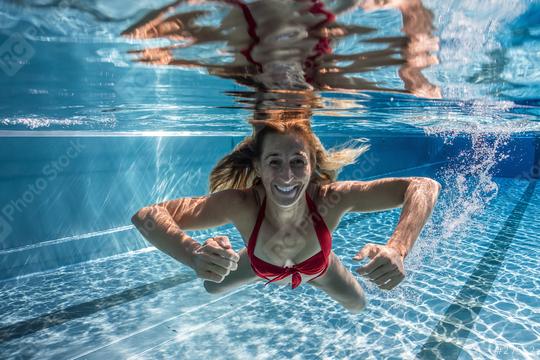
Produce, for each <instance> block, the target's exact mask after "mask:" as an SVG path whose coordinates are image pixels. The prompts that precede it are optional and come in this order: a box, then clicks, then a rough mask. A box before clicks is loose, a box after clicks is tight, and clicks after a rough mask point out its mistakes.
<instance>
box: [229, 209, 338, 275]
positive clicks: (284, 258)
mask: <svg viewBox="0 0 540 360" xmlns="http://www.w3.org/2000/svg"><path fill="white" fill-rule="evenodd" d="M316 205H317V204H316ZM318 209H319V215H320V216H321V217H322V219H323V221H324V223H325V224H326V227H327V228H328V230H329V231H330V233H332V232H333V230H334V229H335V228H336V227H337V224H338V223H339V219H340V216H339V215H338V214H335V213H334V212H332V211H328V210H326V209H324V207H323V206H321V205H319V206H318ZM257 212H258V209H256V208H254V209H253V210H252V211H251V212H250V214H253V215H249V216H245V217H244V219H243V221H241V222H240V223H238V224H237V229H238V230H239V232H240V234H241V235H242V239H243V240H244V244H245V246H246V247H247V246H248V242H249V240H250V236H251V234H252V231H253V228H254V225H255V222H256V220H257V219H256V218H257ZM320 251H321V246H320V243H319V238H318V237H317V232H316V229H315V225H314V223H313V221H312V219H311V218H310V217H306V218H305V219H302V220H300V221H298V222H296V223H295V224H294V225H291V226H286V227H279V228H276V227H274V226H272V225H271V224H270V223H268V222H267V221H264V220H263V222H262V224H261V227H260V229H259V232H258V234H257V240H256V245H255V249H254V254H255V256H256V257H257V258H259V259H261V260H263V261H266V262H268V263H271V264H274V265H277V266H291V265H293V264H298V263H301V262H303V261H304V260H306V259H308V258H310V257H312V256H313V255H315V254H317V253H318V252H320Z"/></svg>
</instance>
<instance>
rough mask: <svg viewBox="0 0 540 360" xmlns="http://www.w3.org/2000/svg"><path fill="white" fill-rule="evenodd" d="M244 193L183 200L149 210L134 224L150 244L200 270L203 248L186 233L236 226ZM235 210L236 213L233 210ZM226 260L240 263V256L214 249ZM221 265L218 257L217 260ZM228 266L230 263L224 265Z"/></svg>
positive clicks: (221, 192)
mask: <svg viewBox="0 0 540 360" xmlns="http://www.w3.org/2000/svg"><path fill="white" fill-rule="evenodd" d="M244 201H245V193H244V192H243V191H242V190H234V189H230V190H224V191H220V192H216V193H213V194H210V195H208V196H201V197H195V198H180V199H175V200H170V201H165V202H162V203H159V204H155V205H150V206H146V207H144V208H142V209H140V210H139V211H137V213H136V214H134V215H133V217H132V218H131V221H132V222H133V224H134V225H135V227H136V228H137V229H138V230H139V231H140V232H141V234H142V235H143V236H144V237H145V239H146V240H148V241H149V242H151V243H152V244H153V245H154V246H155V247H156V248H158V249H159V250H161V251H163V252H165V253H166V254H168V255H169V256H171V257H173V258H174V259H176V260H178V261H180V262H181V263H183V264H185V265H187V266H189V267H191V268H192V269H194V270H197V269H196V267H197V266H196V265H197V264H196V260H195V256H194V255H193V252H194V251H195V250H197V249H199V248H201V244H199V243H198V242H197V241H195V240H194V239H192V238H191V237H190V236H188V235H187V234H186V233H185V232H184V231H183V230H198V229H208V228H212V227H216V226H220V225H224V224H227V223H231V222H232V217H233V216H235V213H234V211H241V210H242V209H243V208H244ZM233 209H234V210H233ZM213 252H214V253H215V254H219V255H220V256H219V257H221V258H223V260H226V259H229V260H231V261H238V254H236V252H234V250H232V248H229V249H224V248H221V249H214V251H213ZM215 260H216V261H213V262H219V261H220V260H221V259H219V258H218V257H217V256H216V258H215ZM221 263H222V264H223V266H226V265H227V263H223V262H221Z"/></svg>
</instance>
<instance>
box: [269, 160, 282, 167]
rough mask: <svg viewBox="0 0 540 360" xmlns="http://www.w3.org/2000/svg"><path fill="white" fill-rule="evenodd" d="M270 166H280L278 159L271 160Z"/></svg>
mask: <svg viewBox="0 0 540 360" xmlns="http://www.w3.org/2000/svg"><path fill="white" fill-rule="evenodd" d="M269 164H270V166H278V165H279V164H280V161H279V160H277V159H273V160H270V162H269Z"/></svg>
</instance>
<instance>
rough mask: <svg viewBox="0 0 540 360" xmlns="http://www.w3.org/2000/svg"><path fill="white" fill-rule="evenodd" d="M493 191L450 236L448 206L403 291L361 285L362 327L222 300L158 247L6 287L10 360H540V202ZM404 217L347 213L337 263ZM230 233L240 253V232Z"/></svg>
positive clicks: (256, 294) (334, 316)
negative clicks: (365, 300)
mask: <svg viewBox="0 0 540 360" xmlns="http://www.w3.org/2000/svg"><path fill="white" fill-rule="evenodd" d="M494 180H495V181H496V183H497V184H498V185H499V192H498V195H497V196H496V197H495V198H494V199H493V200H492V201H491V202H490V203H489V204H487V206H486V208H485V210H484V211H479V212H478V213H477V214H476V215H475V216H473V218H472V219H471V220H470V221H469V222H467V223H466V224H464V225H463V226H461V227H457V228H455V229H454V230H453V232H449V231H448V228H449V227H448V226H446V225H447V224H449V223H451V221H450V220H451V219H447V218H445V217H444V216H447V214H449V213H451V211H448V209H450V208H452V207H456V206H459V204H453V203H452V199H451V196H450V195H448V194H445V193H444V192H443V193H442V195H441V198H440V200H439V201H440V204H442V205H441V206H440V207H441V209H440V211H439V212H437V213H434V214H433V217H432V221H431V225H430V226H428V227H427V228H426V229H425V231H424V232H423V233H422V236H421V238H420V239H419V240H418V242H417V244H416V245H415V248H414V251H413V252H411V254H410V255H409V257H408V258H407V260H406V262H405V269H406V271H407V278H406V280H405V281H404V282H403V283H402V284H401V285H400V286H399V287H398V288H396V289H394V290H392V291H389V292H387V291H382V290H378V289H377V288H376V287H375V286H373V285H371V284H369V283H366V281H364V279H362V278H361V277H359V276H358V278H359V281H360V282H361V283H362V285H363V286H364V288H365V289H366V294H367V296H368V300H369V304H368V308H367V310H366V311H365V312H363V313H361V314H356V315H352V314H348V313H347V312H346V311H345V310H344V309H343V308H341V306H340V305H338V304H337V303H335V302H334V301H333V300H331V299H330V298H329V297H328V296H327V295H326V294H324V293H323V292H321V291H320V290H318V289H315V288H311V287H309V286H301V287H300V288H298V289H295V290H294V291H292V290H291V289H290V288H288V287H279V286H267V287H263V283H262V282H259V283H256V284H252V285H249V286H246V287H243V288H239V289H237V290H235V291H233V292H231V293H227V294H223V295H211V294H208V293H206V292H205V291H204V289H203V287H202V281H201V280H200V279H198V278H196V277H195V275H194V274H193V273H192V271H190V270H188V269H187V268H186V267H184V266H183V265H181V264H179V263H177V262H175V261H173V260H171V259H170V258H168V257H167V256H166V255H164V254H162V253H161V252H159V251H156V250H154V249H153V248H148V249H143V250H139V251H136V252H132V253H127V254H121V255H116V256H113V257H109V258H104V259H100V260H95V261H91V262H86V263H81V264H76V265H70V266H66V267H63V268H59V269H55V270H53V271H48V272H42V273H36V274H30V275H27V276H24V277H20V278H16V279H10V280H5V281H2V282H0V295H1V296H2V299H3V301H2V303H1V305H0V313H1V314H2V320H1V324H0V342H1V344H0V357H1V358H6V359H7V358H30V357H32V358H40V359H80V358H82V359H103V358H107V359H126V358H142V359H146V358H148V359H160V358H189V359H208V358H219V359H247V358H253V357H256V358H257V359H414V358H422V359H432V358H433V359H436V358H444V359H494V358H496V359H537V358H539V357H540V341H539V339H540V295H539V294H538V293H537V291H536V289H538V288H540V284H539V282H540V280H539V279H540V256H539V255H540V235H539V234H540V224H538V222H537V221H535V216H536V217H537V216H538V213H539V208H540V190H539V189H538V186H537V185H536V182H527V181H520V180H511V179H503V178H495V179H494ZM443 214H446V215H443ZM398 216H399V210H398V209H395V210H392V211H389V212H381V213H369V214H348V215H347V216H346V217H345V218H344V219H343V221H342V223H341V224H340V227H339V228H338V229H337V230H336V231H335V232H334V251H335V252H336V254H337V255H338V256H339V257H340V258H341V259H342V261H343V262H344V264H345V265H346V266H347V267H349V268H351V267H352V268H355V267H356V266H357V264H353V262H352V261H351V257H352V256H353V255H354V253H355V252H356V251H358V250H359V249H360V248H361V247H362V246H363V245H364V244H365V243H367V242H378V243H384V242H385V241H386V239H387V238H388V236H389V235H390V233H391V230H392V229H393V226H395V223H396V221H397V219H398ZM223 234H224V235H229V237H230V238H231V241H232V243H233V247H234V248H235V249H236V250H239V249H240V248H241V239H240V238H239V236H238V234H237V233H236V231H235V230H234V229H233V228H232V227H227V228H226V229H225V232H224V233H223ZM125 236H126V238H129V237H130V236H138V234H137V233H136V231H135V230H134V229H128V230H126V231H125ZM200 240H202V239H200Z"/></svg>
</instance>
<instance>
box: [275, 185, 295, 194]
mask: <svg viewBox="0 0 540 360" xmlns="http://www.w3.org/2000/svg"><path fill="white" fill-rule="evenodd" d="M276 188H277V189H278V190H279V191H283V192H290V191H292V190H293V189H294V188H296V185H293V186H285V187H281V186H278V185H276Z"/></svg>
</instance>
